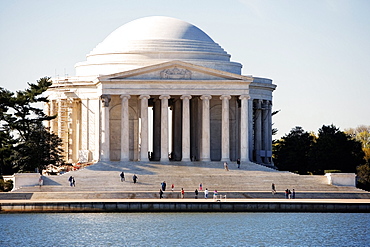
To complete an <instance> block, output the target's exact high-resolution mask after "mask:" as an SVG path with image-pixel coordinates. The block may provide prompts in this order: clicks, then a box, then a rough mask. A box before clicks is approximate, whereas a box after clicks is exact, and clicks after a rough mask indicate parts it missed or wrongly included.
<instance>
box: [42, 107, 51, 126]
mask: <svg viewBox="0 0 370 247" xmlns="http://www.w3.org/2000/svg"><path fill="white" fill-rule="evenodd" d="M44 114H45V115H46V116H50V115H51V114H50V102H45V103H44ZM44 125H45V128H48V129H50V121H44Z"/></svg>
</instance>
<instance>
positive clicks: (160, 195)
mask: <svg viewBox="0 0 370 247" xmlns="http://www.w3.org/2000/svg"><path fill="white" fill-rule="evenodd" d="M162 198H163V190H162V189H159V199H162Z"/></svg>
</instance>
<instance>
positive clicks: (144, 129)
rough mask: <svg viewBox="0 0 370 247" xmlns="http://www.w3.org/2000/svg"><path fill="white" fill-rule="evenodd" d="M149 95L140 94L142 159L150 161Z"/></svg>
mask: <svg viewBox="0 0 370 247" xmlns="http://www.w3.org/2000/svg"><path fill="white" fill-rule="evenodd" d="M149 98H150V96H149V95H140V97H139V99H140V100H141V104H140V107H141V108H140V112H141V130H140V132H141V146H140V161H149V159H148V150H149V145H148V123H149V121H148V99H149Z"/></svg>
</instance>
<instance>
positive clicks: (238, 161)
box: [236, 159, 240, 169]
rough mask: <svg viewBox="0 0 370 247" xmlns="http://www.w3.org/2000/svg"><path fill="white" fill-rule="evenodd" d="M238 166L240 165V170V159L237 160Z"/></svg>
mask: <svg viewBox="0 0 370 247" xmlns="http://www.w3.org/2000/svg"><path fill="white" fill-rule="evenodd" d="M236 164H238V168H239V169H240V159H237V160H236Z"/></svg>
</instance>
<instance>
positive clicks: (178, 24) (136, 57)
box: [76, 16, 241, 76]
mask: <svg viewBox="0 0 370 247" xmlns="http://www.w3.org/2000/svg"><path fill="white" fill-rule="evenodd" d="M171 60H180V61H184V62H188V63H193V64H196V65H200V66H204V67H209V68H213V69H219V70H223V71H227V72H231V73H236V74H240V73H241V64H239V63H233V62H230V55H229V54H227V52H226V51H225V50H224V49H223V48H222V47H221V46H220V45H218V44H217V43H216V42H214V41H213V40H212V39H211V38H210V37H209V36H208V35H207V34H206V33H205V32H203V31H202V30H201V29H199V28H198V27H196V26H194V25H192V24H190V23H188V22H185V21H182V20H179V19H176V18H171V17H163V16H152V17H144V18H140V19H137V20H134V21H131V22H129V23H127V24H125V25H123V26H121V27H119V28H118V29H116V30H115V31H113V32H112V33H111V34H110V35H108V37H107V38H105V39H104V40H103V41H102V42H101V43H100V44H98V45H97V46H96V47H95V48H94V49H93V50H92V51H91V52H90V53H89V54H88V55H87V61H86V62H81V63H78V64H76V74H77V75H78V76H84V75H86V76H90V75H97V74H112V73H118V72H122V71H127V70H131V69H136V68H141V67H144V66H149V65H153V64H158V63H163V62H168V61H171Z"/></svg>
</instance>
